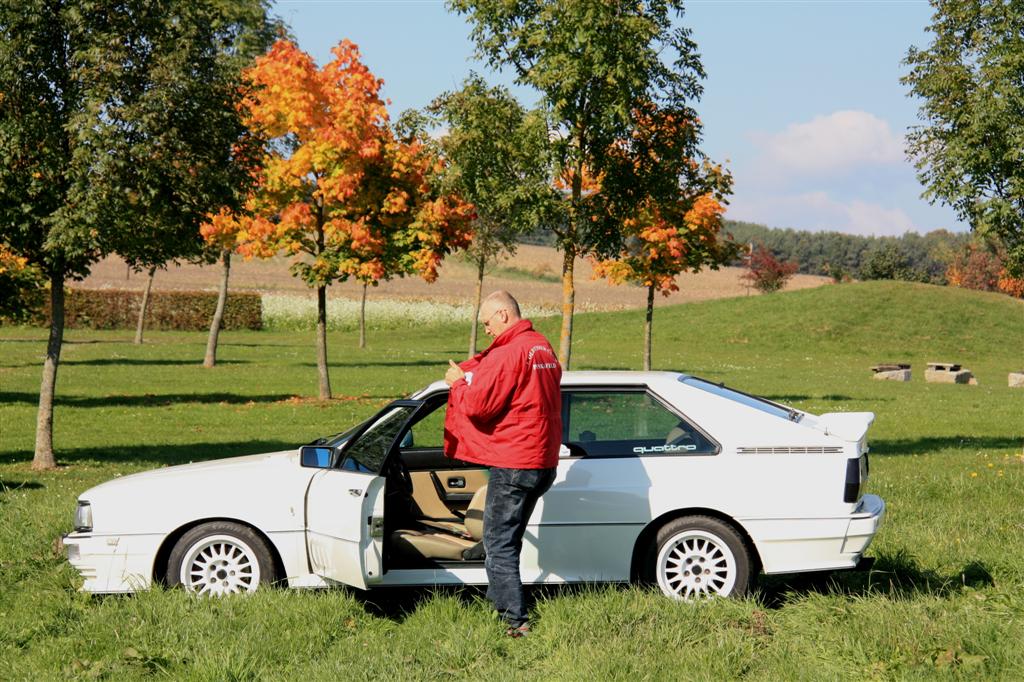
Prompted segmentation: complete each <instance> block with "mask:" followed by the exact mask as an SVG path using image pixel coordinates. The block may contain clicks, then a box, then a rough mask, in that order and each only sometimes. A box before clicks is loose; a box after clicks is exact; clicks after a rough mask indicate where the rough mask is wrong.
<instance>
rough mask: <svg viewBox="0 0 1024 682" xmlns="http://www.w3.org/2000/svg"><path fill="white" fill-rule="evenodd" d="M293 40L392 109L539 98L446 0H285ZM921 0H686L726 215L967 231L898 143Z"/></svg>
mask: <svg viewBox="0 0 1024 682" xmlns="http://www.w3.org/2000/svg"><path fill="white" fill-rule="evenodd" d="M274 10H275V13H276V14H278V15H279V16H281V17H282V18H283V19H285V21H287V23H288V24H289V26H290V27H291V29H292V31H293V33H294V34H295V36H296V38H297V40H298V42H299V46H300V47H301V48H302V49H303V50H305V51H306V52H309V53H310V54H311V55H313V57H314V58H315V59H316V60H317V61H318V62H319V63H321V64H322V63H324V62H325V61H326V60H327V59H328V58H329V55H330V49H331V47H333V46H334V45H335V44H337V43H338V42H339V41H340V40H342V39H343V38H348V39H350V40H352V41H353V42H355V43H357V44H358V45H359V47H360V49H361V51H362V54H363V59H364V61H365V62H366V64H367V65H368V66H369V68H370V69H371V70H372V71H373V72H374V73H375V74H376V75H377V76H378V77H380V78H383V79H384V82H385V85H384V94H385V96H386V97H388V98H389V99H390V100H391V102H392V104H391V107H390V108H391V111H392V113H393V115H395V116H397V114H398V113H400V112H401V111H403V110H404V109H407V108H410V107H422V106H425V105H426V104H428V103H429V102H430V100H432V99H433V98H434V97H435V96H436V95H438V94H440V93H441V92H444V91H445V90H451V89H455V88H458V87H459V85H460V83H461V82H462V80H463V79H464V78H465V77H466V76H467V75H468V74H469V72H470V70H475V71H477V72H479V73H481V74H483V75H485V76H486V77H487V78H488V80H489V81H490V82H492V83H495V84H498V83H500V84H504V85H507V86H509V87H511V88H512V90H513V92H515V94H516V95H517V96H518V97H519V99H520V101H522V102H523V103H524V104H526V105H533V104H534V103H535V102H536V101H537V93H536V92H534V91H532V90H530V89H526V88H521V87H515V86H514V84H513V78H512V75H511V74H509V73H495V72H493V71H492V70H490V69H488V68H487V67H486V65H484V64H483V63H481V62H478V61H476V60H474V59H473V44H472V43H471V42H470V40H469V26H468V25H467V24H466V22H465V20H464V19H463V18H462V17H460V16H457V15H453V14H449V13H448V12H447V11H446V10H445V7H444V3H443V2H442V1H441V0H376V1H370V0H278V1H277V2H276V3H275V5H274ZM931 14H932V9H931V7H930V6H929V5H928V3H927V2H925V1H924V0H878V1H870V0H860V1H842V2H840V1H836V2H827V1H824V0H819V1H813V2H811V1H806V2H805V1H782V0H773V1H756V0H705V1H703V2H688V3H687V4H686V14H685V16H684V17H683V18H682V19H681V21H682V23H683V24H684V25H686V26H688V27H689V28H691V29H692V30H693V38H694V40H696V42H697V44H698V46H699V49H700V53H701V55H702V59H703V63H704V67H705V70H706V71H707V74H708V77H707V79H706V80H705V81H704V88H705V90H704V96H703V97H702V98H701V100H700V101H699V102H698V103H696V105H695V106H696V109H697V111H698V113H699V115H700V117H701V119H702V120H703V122H704V126H705V128H704V144H703V149H704V151H705V152H706V153H707V154H708V156H710V157H711V158H712V159H714V160H716V161H721V162H726V165H727V167H728V168H729V169H730V170H732V172H733V175H734V177H735V181H736V184H735V193H734V196H733V197H732V200H731V202H730V207H729V211H728V213H727V217H728V218H732V219H735V220H748V221H752V222H760V223H765V224H768V225H771V226H774V227H794V228H797V229H807V230H838V231H841V232H848V233H853V234H864V235H871V234H873V235H894V234H895V235H898V234H902V233H904V232H906V231H908V230H914V231H918V232H927V231H929V230H933V229H938V228H945V229H953V230H957V231H961V230H965V229H966V226H964V225H962V224H960V223H958V222H957V220H956V216H955V215H954V213H953V211H952V210H951V209H949V208H948V207H945V206H941V205H940V206H931V205H929V204H928V203H927V202H926V201H924V200H923V199H921V198H920V194H921V186H920V184H919V183H918V181H917V179H916V177H915V174H914V168H913V166H912V165H911V164H910V162H908V161H907V160H906V159H905V156H904V152H903V144H904V142H903V138H904V135H905V133H906V130H907V128H908V127H909V126H912V125H915V124H916V123H917V118H916V116H917V104H916V102H915V101H914V100H912V99H910V98H908V97H907V95H906V88H905V87H904V86H902V85H901V84H900V82H899V78H900V76H901V75H903V73H905V67H903V66H902V65H901V63H900V62H901V60H902V59H903V57H904V55H905V54H906V52H907V48H908V47H909V46H910V45H918V46H924V45H926V44H927V43H928V42H929V36H928V34H927V32H926V31H925V27H926V26H927V24H928V23H929V22H930V17H931Z"/></svg>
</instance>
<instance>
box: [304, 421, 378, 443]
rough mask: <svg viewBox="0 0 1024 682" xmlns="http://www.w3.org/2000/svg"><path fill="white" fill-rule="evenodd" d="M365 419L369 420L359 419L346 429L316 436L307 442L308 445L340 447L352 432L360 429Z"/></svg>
mask: <svg viewBox="0 0 1024 682" xmlns="http://www.w3.org/2000/svg"><path fill="white" fill-rule="evenodd" d="M367 421H369V420H366V421H361V422H359V423H358V424H356V425H355V426H353V427H352V428H350V429H348V430H347V431H341V432H339V433H335V434H332V435H330V436H323V437H322V438H317V439H316V440H315V441H313V442H312V443H308V445H326V446H328V447H332V448H337V447H340V446H342V445H344V444H345V443H346V442H348V439H349V438H351V437H352V434H353V433H355V432H356V431H358V430H359V429H361V428H362V427H363V424H365V423H366V422H367Z"/></svg>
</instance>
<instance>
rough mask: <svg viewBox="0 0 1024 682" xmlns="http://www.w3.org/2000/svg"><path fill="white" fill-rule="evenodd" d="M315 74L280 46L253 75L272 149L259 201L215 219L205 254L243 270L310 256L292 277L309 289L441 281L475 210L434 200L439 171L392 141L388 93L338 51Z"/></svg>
mask: <svg viewBox="0 0 1024 682" xmlns="http://www.w3.org/2000/svg"><path fill="white" fill-rule="evenodd" d="M332 54H333V56H334V58H333V59H332V60H331V62H330V63H328V64H327V65H325V66H324V67H323V68H320V69H318V68H317V66H316V64H315V63H314V61H313V59H312V58H311V57H310V56H309V55H308V54H306V53H304V52H302V51H301V50H299V48H298V47H297V46H296V45H295V44H294V43H292V42H290V41H287V40H279V41H277V42H276V43H275V44H274V46H273V47H272V48H271V49H270V51H269V52H268V53H267V54H266V55H264V56H263V57H260V58H259V59H257V60H256V63H255V65H254V66H253V67H252V68H251V69H249V70H248V71H247V72H246V78H247V80H248V81H249V83H250V85H251V86H252V90H251V93H250V94H249V95H248V96H247V97H246V99H245V102H244V110H245V115H246V119H247V124H248V126H249V128H250V130H252V131H253V133H254V134H255V135H257V136H259V137H261V138H263V139H266V140H268V144H267V145H266V146H265V148H264V156H263V158H262V162H261V167H262V172H261V173H260V175H259V177H258V180H257V185H258V186H257V189H256V191H255V192H254V193H253V194H252V195H251V196H250V197H249V198H248V200H247V201H246V204H245V210H244V211H243V212H242V213H241V214H239V215H230V214H218V215H215V216H211V217H210V219H209V222H208V223H207V224H206V225H204V226H203V229H202V233H203V236H204V238H206V240H207V241H208V242H210V243H222V244H225V245H227V246H230V247H233V248H234V249H235V250H237V251H238V252H239V253H241V254H242V255H244V256H245V257H247V258H251V257H259V258H267V257H270V256H273V255H275V254H278V253H285V254H289V255H300V254H307V255H308V256H311V257H312V260H311V259H310V258H302V257H300V258H299V259H298V260H297V261H296V263H295V265H294V268H293V271H295V272H296V273H297V274H300V275H301V276H302V277H303V279H304V280H306V282H307V284H309V285H310V286H324V285H326V284H328V283H329V282H330V281H332V280H335V279H347V278H349V277H354V278H356V279H359V280H361V281H363V282H366V283H371V284H375V283H376V282H378V281H379V280H381V279H385V278H387V277H390V276H392V275H396V274H397V275H401V274H405V273H406V272H418V273H420V274H421V275H423V276H424V277H425V278H427V279H428V280H429V279H433V278H435V277H436V276H437V265H438V263H439V262H440V260H441V258H443V256H444V255H445V254H446V253H448V252H450V251H451V250H453V249H455V248H460V247H462V246H464V245H465V244H467V243H468V241H469V238H470V233H469V227H468V226H469V223H470V222H471V220H472V218H473V217H474V214H473V207H472V206H471V205H469V204H466V203H465V202H462V201H461V200H459V199H458V198H457V197H451V196H449V197H438V196H436V191H435V190H434V183H433V179H434V177H435V174H436V169H437V164H438V160H437V159H436V158H435V157H433V156H432V155H431V154H430V153H428V150H427V149H426V148H425V147H424V146H423V145H422V144H420V143H419V142H417V141H415V140H413V141H411V142H405V141H401V140H398V139H396V138H395V136H394V134H393V133H392V131H391V127H390V125H389V122H388V114H387V109H386V105H385V102H384V101H383V100H382V99H381V98H380V88H381V85H382V84H383V81H381V80H380V79H379V78H376V77H375V76H374V75H373V74H372V73H371V72H370V70H369V69H368V68H367V67H366V66H365V65H364V64H363V63H362V62H361V61H360V55H359V49H358V48H357V47H356V45H355V44H353V43H352V42H350V41H347V40H345V41H342V42H341V43H340V44H339V45H338V46H337V47H335V48H334V49H333V50H332Z"/></svg>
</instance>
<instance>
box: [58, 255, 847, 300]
mask: <svg viewBox="0 0 1024 682" xmlns="http://www.w3.org/2000/svg"><path fill="white" fill-rule="evenodd" d="M561 263H562V255H561V254H560V253H559V252H557V251H555V250H554V249H551V248H547V247H543V246H532V245H526V244H524V245H521V246H520V247H519V250H518V252H517V253H516V255H514V256H512V257H510V258H506V259H504V260H503V261H502V262H500V263H499V264H497V265H495V266H492V267H491V268H490V270H489V273H488V274H487V275H486V276H485V278H484V291H485V293H486V292H488V291H492V290H494V289H507V290H508V291H510V292H512V294H513V295H515V296H516V298H518V299H519V300H520V301H521V302H522V303H524V304H527V305H535V306H540V307H552V308H556V307H558V306H559V305H560V304H561V296H562V286H561V283H560V280H559V277H560V274H561ZM288 264H289V261H288V260H287V259H284V258H278V259H272V260H268V261H258V260H252V261H248V262H246V261H244V260H242V259H241V258H239V257H237V256H236V257H235V258H234V259H233V260H232V265H231V287H232V289H236V290H237V289H250V290H259V291H263V292H274V293H302V292H310V290H309V289H307V288H306V286H305V285H304V284H303V283H302V282H301V281H300V280H298V279H296V278H295V277H292V276H291V274H290V273H289V272H288ZM575 272H576V309H577V310H617V309H623V308H634V307H643V306H644V305H645V304H646V300H647V299H646V291H645V290H644V289H643V288H640V287H636V286H629V285H622V286H612V285H609V284H607V283H606V282H605V281H604V280H594V279H593V277H592V275H593V270H592V268H591V267H590V263H589V262H588V261H586V260H582V259H578V260H577V261H576V266H575ZM741 274H743V270H742V269H741V268H722V269H721V270H717V271H714V270H708V271H706V272H701V273H699V274H696V275H693V274H686V275H683V276H681V277H680V278H679V279H678V284H679V289H680V290H679V291H678V292H676V293H674V294H672V295H671V296H668V297H667V298H666V297H663V296H660V295H659V296H658V297H657V304H658V305H665V304H673V303H685V302H688V301H703V300H707V299H714V298H728V297H732V296H745V295H747V294H748V293H751V292H749V291H748V288H747V287H746V286H744V283H743V281H742V280H741V279H740V275H741ZM219 282H220V266H219V265H211V266H205V267H199V266H196V265H187V264H186V265H180V266H175V265H171V266H168V268H167V269H166V270H159V271H157V274H156V278H155V279H154V282H153V287H154V289H215V288H216V287H217V286H218V284H219ZM827 282H828V278H826V277H816V276H812V275H796V276H794V277H793V278H792V279H791V280H790V281H789V284H788V285H787V287H786V288H787V289H789V290H792V289H806V288H809V287H816V286H821V285H823V284H825V283H827ZM74 286H79V287H88V288H100V287H113V288H142V287H143V286H145V275H144V274H140V273H135V272H129V270H128V268H127V267H126V266H125V264H124V262H123V261H121V260H120V259H119V258H116V257H109V258H106V259H104V260H103V261H101V262H99V263H97V264H96V265H95V266H94V267H93V269H92V274H91V275H90V276H89V277H88V278H87V279H86V280H85V281H83V282H80V283H77V284H75V285H74ZM475 286H476V269H475V268H474V267H473V266H472V265H470V264H469V263H466V262H464V261H462V260H461V259H460V258H459V257H457V256H456V257H450V258H449V259H448V260H447V261H445V263H444V264H443V265H442V267H441V271H440V276H439V277H438V279H437V281H436V282H434V283H433V284H428V283H426V282H424V281H423V280H422V279H420V278H418V277H405V278H401V279H396V280H393V281H390V282H384V283H382V284H381V285H380V286H378V287H374V288H371V289H370V291H369V293H368V297H370V298H391V299H430V300H435V301H442V302H445V303H463V302H467V301H469V300H471V299H472V297H473V295H474V292H475ZM754 293H756V292H754ZM310 295H312V292H310ZM359 295H360V285H359V284H357V283H355V282H345V283H337V284H334V285H333V286H331V287H330V289H329V290H328V296H332V297H345V298H358V297H359Z"/></svg>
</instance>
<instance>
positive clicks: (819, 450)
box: [736, 445, 843, 455]
mask: <svg viewBox="0 0 1024 682" xmlns="http://www.w3.org/2000/svg"><path fill="white" fill-rule="evenodd" d="M842 451H843V448H841V447H837V446H835V445H789V446H783V447H740V448H736V452H738V453H739V454H741V455H838V454H839V453H841V452H842Z"/></svg>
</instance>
